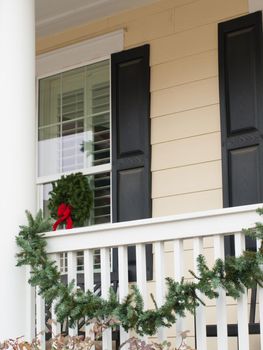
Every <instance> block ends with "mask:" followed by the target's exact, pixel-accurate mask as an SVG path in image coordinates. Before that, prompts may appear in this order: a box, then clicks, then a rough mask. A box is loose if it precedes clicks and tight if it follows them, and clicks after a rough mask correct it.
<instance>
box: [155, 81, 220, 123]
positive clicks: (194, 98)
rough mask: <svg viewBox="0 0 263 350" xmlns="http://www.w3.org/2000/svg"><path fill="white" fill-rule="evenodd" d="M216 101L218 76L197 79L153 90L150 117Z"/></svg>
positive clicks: (217, 98)
mask: <svg viewBox="0 0 263 350" xmlns="http://www.w3.org/2000/svg"><path fill="white" fill-rule="evenodd" d="M218 102H219V96H218V78H217V77H215V78H209V79H204V80H199V81H195V82H191V83H187V84H183V85H179V86H175V87H171V88H167V89H163V90H158V91H154V92H153V93H152V102H151V117H152V118H154V117H159V116H161V115H165V114H171V113H175V112H182V111H185V110H189V109H194V108H200V107H202V106H209V105H212V104H215V103H218Z"/></svg>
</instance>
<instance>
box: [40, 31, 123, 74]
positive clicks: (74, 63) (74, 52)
mask: <svg viewBox="0 0 263 350" xmlns="http://www.w3.org/2000/svg"><path fill="white" fill-rule="evenodd" d="M123 46H124V31H123V30H122V29H121V30H118V31H115V32H112V33H108V34H105V35H101V36H98V37H96V38H92V39H89V40H85V41H83V42H81V43H78V44H74V45H69V46H67V47H65V48H62V49H57V50H54V51H51V52H48V53H45V54H42V55H39V56H38V57H37V59H36V63H37V65H36V66H37V67H36V74H37V77H38V78H40V77H43V76H47V75H52V74H56V73H58V72H61V71H65V70H68V69H72V68H75V67H78V66H81V65H86V64H89V63H92V61H96V60H101V59H102V58H104V57H105V58H109V56H110V55H111V54H112V53H114V52H118V51H122V50H123Z"/></svg>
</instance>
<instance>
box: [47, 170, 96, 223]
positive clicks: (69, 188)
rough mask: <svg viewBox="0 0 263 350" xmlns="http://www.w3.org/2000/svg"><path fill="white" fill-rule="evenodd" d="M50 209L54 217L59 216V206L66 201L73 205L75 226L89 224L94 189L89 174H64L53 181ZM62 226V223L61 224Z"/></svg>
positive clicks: (72, 213)
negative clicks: (91, 186)
mask: <svg viewBox="0 0 263 350" xmlns="http://www.w3.org/2000/svg"><path fill="white" fill-rule="evenodd" d="M52 187H53V189H52V191H50V192H49V194H50V199H49V203H48V209H49V210H50V215H51V217H52V218H53V219H55V220H56V219H57V218H58V207H59V206H60V205H61V204H62V203H65V204H66V205H70V207H71V218H72V220H73V224H74V227H81V226H84V225H85V224H87V221H88V219H89V217H90V212H91V209H92V198H93V196H92V190H91V188H90V184H89V180H88V178H87V176H84V175H83V174H81V173H76V174H70V175H67V176H62V177H61V179H59V180H57V181H54V182H52ZM60 226H61V225H60Z"/></svg>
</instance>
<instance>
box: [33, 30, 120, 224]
mask: <svg viewBox="0 0 263 350" xmlns="http://www.w3.org/2000/svg"><path fill="white" fill-rule="evenodd" d="M123 48H124V31H123V30H118V31H114V32H112V33H108V34H105V35H102V36H99V37H96V38H93V39H89V40H86V41H83V42H81V43H78V44H74V45H70V46H67V47H65V48H61V49H57V50H54V51H52V52H49V53H44V54H41V55H39V56H38V57H37V59H36V121H37V122H36V133H35V134H36V174H37V176H36V179H37V180H36V185H37V206H38V209H43V187H44V185H45V184H47V183H50V182H52V181H56V180H58V179H59V178H60V177H61V176H62V175H68V174H73V173H76V172H82V173H83V174H84V175H95V174H100V173H104V172H111V169H112V166H111V160H110V163H108V164H103V165H97V166H92V167H89V168H85V169H78V170H75V171H69V172H62V173H57V174H53V175H48V176H41V177H40V176H38V161H39V159H38V109H39V106H38V89H39V80H40V79H43V78H46V77H49V76H52V75H56V74H59V73H62V72H66V71H69V70H72V69H75V68H80V67H83V66H88V65H91V64H93V63H97V62H100V61H104V60H109V61H110V56H111V54H112V53H114V52H118V51H122V50H123ZM110 86H111V77H110ZM110 100H111V98H110ZM110 107H111V106H110ZM110 109H111V108H110ZM110 134H111V123H110ZM110 149H112V147H110ZM110 158H111V157H110ZM111 211H112V205H111ZM111 218H112V212H111Z"/></svg>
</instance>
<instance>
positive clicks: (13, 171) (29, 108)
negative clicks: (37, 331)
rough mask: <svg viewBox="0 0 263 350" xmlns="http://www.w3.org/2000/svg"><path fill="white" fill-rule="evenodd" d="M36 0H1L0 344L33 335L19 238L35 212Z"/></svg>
mask: <svg viewBox="0 0 263 350" xmlns="http://www.w3.org/2000/svg"><path fill="white" fill-rule="evenodd" d="M34 17H35V15H34V0H0V113H1V117H0V118H1V119H0V120H1V129H0V161H1V170H0V196H1V197H0V215H1V228H0V341H1V340H4V339H6V338H8V337H17V336H22V335H25V336H27V335H28V334H29V333H30V332H29V327H28V322H27V317H28V316H27V313H28V312H29V305H28V302H27V300H28V298H27V292H26V280H25V278H26V275H25V269H23V268H17V267H15V264H16V259H15V254H16V251H17V248H16V244H15V236H16V235H17V233H18V231H19V228H18V226H19V225H21V224H23V223H25V213H24V211H25V209H29V210H30V211H31V212H33V213H35V203H36V190H35V168H36V167H35V18H34Z"/></svg>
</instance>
